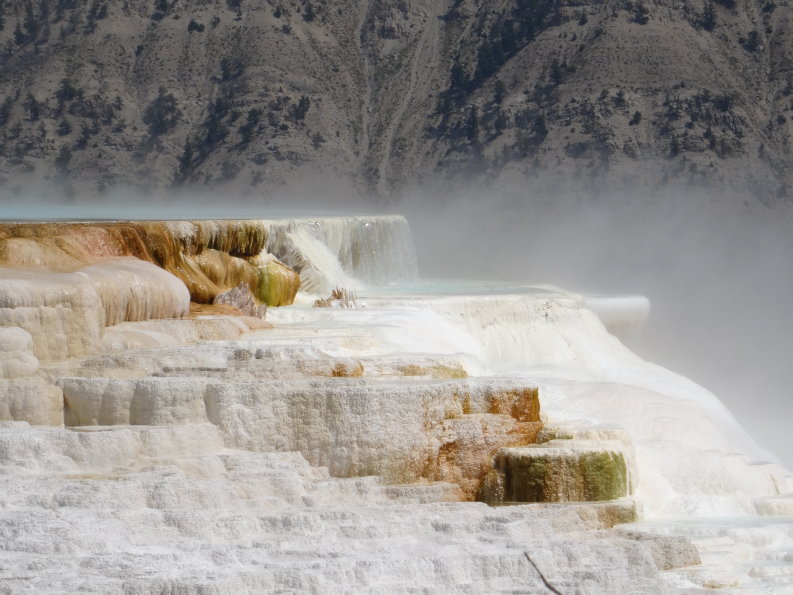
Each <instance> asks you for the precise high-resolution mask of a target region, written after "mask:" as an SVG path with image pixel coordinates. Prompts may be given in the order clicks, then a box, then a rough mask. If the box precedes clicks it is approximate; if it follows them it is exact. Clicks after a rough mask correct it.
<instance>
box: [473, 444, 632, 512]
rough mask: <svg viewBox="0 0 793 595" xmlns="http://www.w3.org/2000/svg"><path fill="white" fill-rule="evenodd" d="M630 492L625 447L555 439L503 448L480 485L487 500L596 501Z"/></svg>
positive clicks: (482, 495)
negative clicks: (623, 448)
mask: <svg viewBox="0 0 793 595" xmlns="http://www.w3.org/2000/svg"><path fill="white" fill-rule="evenodd" d="M627 495H628V469H627V466H626V464H625V457H624V455H623V453H622V445H621V444H620V443H618V442H614V441H600V440H597V441H584V440H551V441H550V442H547V443H545V444H538V445H534V446H525V447H513V448H502V449H500V450H499V451H498V453H497V454H496V456H495V459H494V464H493V470H492V471H491V472H490V473H489V474H488V476H487V478H486V479H485V482H484V484H483V486H482V490H481V492H480V495H479V499H480V500H482V501H484V502H490V503H499V502H594V501H603V500H616V499H618V498H622V497H624V496H627Z"/></svg>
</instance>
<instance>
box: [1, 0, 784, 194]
mask: <svg viewBox="0 0 793 595" xmlns="http://www.w3.org/2000/svg"><path fill="white" fill-rule="evenodd" d="M0 11H2V15H3V18H2V21H3V27H2V30H1V31H0V48H2V50H1V51H2V53H1V54H0V63H1V64H2V67H1V68H0V138H2V144H1V145H0V183H2V187H0V192H1V193H2V194H4V195H6V196H8V195H12V196H13V195H15V194H17V195H18V194H23V193H25V192H29V191H31V190H35V191H38V192H50V191H52V190H65V191H66V192H67V193H69V194H72V195H79V196H83V195H93V194H97V193H100V192H102V191H104V190H110V189H114V188H119V187H121V188H123V187H130V188H135V189H139V190H141V191H145V192H152V191H156V190H163V189H169V190H170V189H174V188H182V189H186V190H189V189H194V188H201V189H209V190H210V191H211V189H212V188H219V187H223V188H224V189H228V190H231V191H234V192H236V193H239V194H241V195H245V194H261V193H277V192H288V191H302V192H304V193H323V194H327V193H345V194H349V193H354V194H357V195H366V196H368V195H378V196H380V197H388V196H392V195H394V194H395V193H399V192H404V191H407V190H410V189H411V188H414V187H417V186H422V185H427V184H440V185H443V186H444V187H449V186H450V187H452V188H454V187H455V186H461V185H463V184H468V183H470V181H471V180H472V179H473V180H474V181H477V182H480V183H487V184H488V185H489V186H493V187H496V188H500V189H503V190H505V191H515V192H523V191H524V189H525V187H526V185H527V183H529V184H531V185H532V187H534V188H537V189H555V190H559V189H563V190H577V189H583V188H586V189H587V190H595V191H597V190H602V191H607V190H613V189H631V190H633V189H636V188H637V187H639V188H643V189H647V190H648V191H652V190H654V189H658V188H660V187H662V186H668V185H670V184H672V185H677V186H680V187H683V186H690V185H694V186H708V187H716V188H717V189H718V188H730V189H733V190H735V191H737V192H739V193H746V192H748V193H751V194H754V195H756V196H758V197H760V198H761V199H762V200H763V201H764V202H771V201H775V200H779V199H781V198H784V197H787V195H788V193H789V189H790V188H791V187H793V186H791V184H793V179H791V174H790V173H788V171H789V170H790V169H791V168H790V167H789V166H790V162H791V155H790V151H789V142H790V133H791V122H790V113H789V112H790V110H791V104H792V103H793V98H792V97H791V96H790V95H791V93H792V92H793V70H792V69H791V65H792V64H793V62H791V51H793V41H791V37H790V19H791V15H792V14H793V11H792V10H791V7H790V6H789V3H788V2H786V1H785V2H778V3H776V4H775V3H773V2H759V1H756V0H747V2H734V0H733V1H731V0H720V1H719V2H715V3H714V2H710V1H708V0H706V1H705V2H701V1H694V0H685V1H684V2H672V1H666V0H659V1H656V2H648V1H647V2H646V1H636V2H631V1H628V2H625V1H619V2H616V1H607V2H594V1H584V0H579V1H568V2H561V1H551V2H547V1H541V0H495V1H491V2H482V1H476V0H452V1H450V0H431V1H428V2H418V1H413V2H411V1H408V0H370V1H367V2H363V1H357V2H351V3H346V4H345V6H344V7H341V6H336V5H334V4H332V3H330V2H327V1H326V2H318V1H315V2H311V1H309V0H285V1H280V0H279V1H276V0H224V1H217V0H156V1H141V0H126V1H124V2H109V1H107V0H56V1H54V0H43V1H41V2H33V1H32V0H31V1H29V2H13V3H12V2H9V1H8V0H6V1H5V2H4V3H0Z"/></svg>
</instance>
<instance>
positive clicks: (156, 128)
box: [143, 87, 182, 136]
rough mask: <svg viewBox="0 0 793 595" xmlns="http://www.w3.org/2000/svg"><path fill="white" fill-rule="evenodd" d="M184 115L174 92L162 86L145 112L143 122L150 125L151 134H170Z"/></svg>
mask: <svg viewBox="0 0 793 595" xmlns="http://www.w3.org/2000/svg"><path fill="white" fill-rule="evenodd" d="M181 117H182V111H181V110H180V109H179V107H178V106H177V103H176V98H175V97H174V96H173V93H168V91H166V89H165V87H160V90H159V92H158V94H157V97H156V98H155V99H154V101H152V102H151V103H150V104H149V106H148V107H147V108H146V110H145V111H144V112H143V123H144V124H146V125H147V126H148V127H149V134H151V135H152V136H159V135H162V134H168V133H169V132H170V131H171V130H173V128H174V126H176V123H177V122H178V121H179V119H180V118H181Z"/></svg>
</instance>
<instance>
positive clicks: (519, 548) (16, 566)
mask: <svg viewBox="0 0 793 595" xmlns="http://www.w3.org/2000/svg"><path fill="white" fill-rule="evenodd" d="M0 260H1V261H2V268H0V484H2V487H1V488H0V542H1V543H2V545H3V547H2V548H0V591H2V592H18V591H26V590H27V591H35V592H72V591H87V592H97V593H116V592H119V593H153V592H180V593H199V592H201V593H203V592H229V591H232V590H236V591H238V592H257V593H258V592H284V591H286V592H328V591H341V592H371V593H374V592H378V593H379V592H383V591H388V592H411V593H416V592H428V591H433V592H454V593H458V592H470V593H481V592H495V591H504V590H506V591H511V592H529V593H534V592H537V593H540V592H546V591H548V590H549V589H551V588H552V589H556V590H557V591H558V592H563V593H568V592H582V593H622V592H641V593H667V592H673V591H675V590H685V589H699V588H705V587H714V586H725V587H728V586H738V587H741V588H749V589H751V588H755V587H758V586H761V587H763V588H769V589H771V592H780V593H782V592H784V589H785V588H787V587H788V586H789V584H790V583H789V581H790V577H791V572H793V563H791V560H790V559H789V557H790V555H789V552H790V551H793V523H791V522H790V521H789V518H787V517H785V516H784V515H789V514H791V513H792V512H793V499H792V498H790V497H789V496H788V495H787V494H788V493H789V492H791V491H793V478H792V477H791V476H790V474H789V473H788V472H787V471H785V470H784V469H782V468H781V467H779V466H778V465H775V464H773V463H761V462H758V458H759V457H761V456H762V451H760V450H759V449H758V448H757V447H756V446H755V445H754V443H753V442H752V440H751V438H749V437H748V436H747V435H746V434H745V432H744V431H743V430H742V429H741V427H740V425H739V424H738V422H737V421H736V420H735V419H734V418H733V417H732V416H731V415H730V414H729V412H728V411H727V410H726V409H725V408H724V407H723V406H722V405H721V404H720V403H719V401H718V400H717V399H716V398H715V397H714V396H713V395H711V394H709V393H708V392H707V391H705V390H704V389H702V388H701V387H698V386H696V385H694V384H693V383H691V382H689V381H688V380H686V379H684V378H681V377H679V376H676V375H674V374H672V373H671V372H669V371H667V370H663V369H661V368H659V367H657V366H653V365H651V364H648V363H646V362H643V361H642V360H641V359H639V358H638V357H637V356H635V355H634V354H632V353H631V352H629V351H628V350H627V349H626V348H625V347H624V346H623V345H622V344H621V343H620V342H619V340H618V338H616V337H615V336H614V335H612V334H610V333H609V330H608V329H611V330H612V331H613V332H621V331H624V330H625V329H626V328H627V327H630V326H631V325H635V324H636V323H637V322H640V321H641V319H642V316H641V312H642V311H643V308H644V313H645V314H646V300H643V299H640V298H619V299H617V298H615V299H611V300H610V299H609V298H603V297H601V298H598V300H590V303H589V304H588V302H587V300H586V298H585V297H583V296H579V295H574V294H570V293H568V292H565V291H562V290H560V289H554V288H529V287H497V288H493V287H491V288H489V289H487V290H485V289H483V290H481V291H479V292H476V293H470V292H465V291H461V290H459V289H455V288H454V287H452V286H448V285H446V286H439V285H433V284H430V283H419V282H418V280H417V278H416V262H415V255H414V253H413V248H412V244H411V240H410V234H409V230H408V228H407V224H406V222H405V220H404V219H402V218H401V217H396V216H394V217H346V218H329V219H294V220H278V221H214V222H210V221H181V222H174V221H166V222H92V223H68V222H61V223H8V224H3V225H2V226H0ZM298 288H299V291H298ZM334 288H344V289H345V291H347V290H348V291H349V293H345V292H342V291H341V290H339V291H337V292H336V293H335V294H334V295H347V296H348V298H347V299H346V300H342V299H335V300H334V299H324V298H327V296H328V295H329V294H330V293H331V291H332V290H333V289H334ZM408 288H409V289H408ZM352 292H354V294H355V296H354V298H352V297H349V296H351V295H353V293H352ZM219 296H225V297H224V298H222V299H219ZM317 302H319V304H321V305H323V306H325V307H315V303H317ZM264 306H268V308H265V307H264ZM240 308H244V309H245V312H243V311H241V309H240ZM591 308H595V309H596V310H597V311H599V312H601V315H602V319H601V318H598V315H597V314H596V313H595V311H594V310H593V309H591ZM265 310H266V318H267V320H264V319H263V315H265ZM637 313H638V314H637ZM604 323H605V325H606V326H604ZM496 504H498V505H499V506H492V505H496ZM503 504H511V505H510V506H504V505H503ZM715 514H718V515H719V519H715V518H713V517H714V515H715ZM727 517H729V519H730V520H725V519H726V518H727ZM673 519H674V520H673ZM681 519H682V520H681ZM736 519H737V520H736ZM637 521H638V522H637ZM769 527H771V528H770V529H769ZM747 535H750V537H747ZM785 548H787V549H785ZM785 552H787V553H785ZM786 556H787V557H786ZM774 589H776V590H777V591H774Z"/></svg>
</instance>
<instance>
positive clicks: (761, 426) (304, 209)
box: [0, 190, 793, 468]
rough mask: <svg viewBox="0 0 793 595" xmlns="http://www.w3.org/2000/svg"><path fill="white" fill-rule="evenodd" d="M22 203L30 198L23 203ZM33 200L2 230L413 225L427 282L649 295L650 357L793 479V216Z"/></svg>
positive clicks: (567, 204) (186, 199) (494, 206)
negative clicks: (698, 388) (309, 219)
mask: <svg viewBox="0 0 793 595" xmlns="http://www.w3.org/2000/svg"><path fill="white" fill-rule="evenodd" d="M23 198H24V199H23ZM31 204H32V203H31V199H30V195H29V194H28V195H26V196H25V197H20V198H19V199H18V200H7V201H4V205H3V208H2V211H0V217H1V218H3V219H14V218H16V219H20V218H38V217H41V216H43V215H44V216H47V217H48V218H59V217H60V218H138V219H144V218H178V219H191V218H192V219H201V218H246V217H254V218H269V217H281V216H287V215H288V216H301V215H305V216H318V215H333V214H362V213H364V214H377V213H382V212H401V213H404V214H405V215H406V216H407V217H408V219H409V221H410V224H411V227H412V230H413V234H414V236H415V239H416V242H417V249H418V257H419V265H420V268H421V272H422V276H423V277H425V278H464V279H471V280H502V281H515V282H520V283H535V284H554V285H558V286H560V287H563V288H565V289H570V290H573V291H580V292H594V293H641V294H643V295H646V296H647V297H649V298H650V300H651V302H652V313H651V315H650V319H649V322H648V325H647V328H646V329H645V332H644V333H643V336H642V337H641V339H640V341H639V342H638V343H637V344H634V345H631V347H632V348H634V349H635V350H636V351H637V352H638V353H639V354H640V355H642V356H643V357H645V358H646V359H649V360H651V361H654V362H656V363H659V364H661V365H663V366H665V367H668V368H670V369H672V370H674V371H676V372H679V373H681V374H683V375H686V376H688V377H690V378H692V379H693V380H695V381H697V382H699V383H701V384H703V385H704V386H705V387H707V388H708V389H710V390H711V391H713V392H714V393H715V394H716V395H717V396H718V397H719V398H720V399H721V400H722V401H723V402H724V403H725V404H726V405H727V406H728V407H729V408H730V410H731V411H732V412H733V413H734V414H735V416H736V417H737V418H738V420H739V422H740V423H741V424H742V425H744V427H745V428H746V429H747V430H748V431H749V433H750V434H751V435H752V436H753V437H754V438H755V439H756V440H757V441H758V442H759V443H760V444H762V445H763V446H765V447H766V448H768V449H770V450H771V451H772V452H774V453H775V454H776V455H777V456H778V457H779V458H780V460H781V461H782V462H783V463H784V464H785V465H786V466H787V467H788V468H793V440H791V439H790V437H789V432H788V428H787V426H788V423H789V420H790V419H793V394H792V393H793V389H791V388H790V382H789V372H788V368H789V361H790V356H791V354H793V315H792V314H791V307H790V306H789V303H788V302H789V301H790V296H791V295H793V268H791V265H790V259H791V256H792V255H793V233H791V230H793V208H791V205H790V204H789V203H782V202H780V203H776V204H771V205H766V204H762V203H760V202H757V201H756V200H754V199H751V200H750V201H747V200H744V199H743V198H742V197H736V196H715V195H713V194H709V193H704V192H703V193H700V194H697V193H691V192H687V193H680V194H672V193H667V194H664V195H658V196H646V195H637V196H629V195H626V194H616V195H608V196H606V195H602V196H599V197H590V196H582V195H572V194H571V195H567V194H561V195H553V194H551V193H544V194H543V195H542V196H534V195H532V192H531V191H530V190H529V191H527V193H526V194H523V195H514V194H513V195H510V194H507V193H501V194H499V193H495V192H493V191H490V190H470V191H468V192H467V193H454V194H453V195H452V194H449V193H446V194H443V193H438V192H434V191H432V192H430V191H427V192H423V193H422V192H417V193H414V194H413V195H411V196H409V197H407V198H404V199H402V200H400V201H397V202H392V203H390V204H385V205H384V204H375V203H373V202H372V201H366V200H362V199H360V198H358V197H350V196H341V195H335V196H328V195H325V196H322V197H316V195H315V196H314V197H306V196H305V195H303V194H301V195H300V196H297V195H295V194H294V193H292V194H291V195H290V193H289V192H288V191H285V192H283V193H281V194H280V195H271V196H261V195H257V196H251V197H246V198H239V199H236V200H234V201H231V200H230V199H229V198H228V197H223V198H222V200H219V197H218V196H217V195H215V194H212V193H207V194H203V195H196V194H191V195H182V196H179V197H176V198H174V197H172V196H171V197H166V196H149V197H148V198H147V199H141V198H140V196H139V195H138V194H137V193H136V192H135V191H129V192H117V193H115V194H113V195H109V196H105V197H103V198H102V199H97V200H95V201H77V202H75V201H73V200H72V201H66V200H63V199H59V198H57V197H49V198H47V199H44V198H42V199H38V200H36V201H35V205H36V206H35V208H33V207H31Z"/></svg>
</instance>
